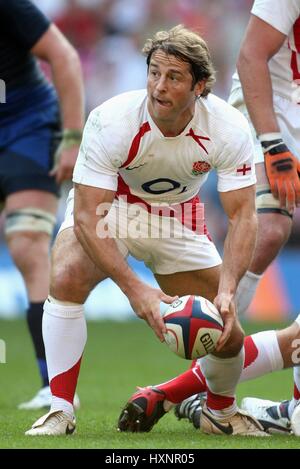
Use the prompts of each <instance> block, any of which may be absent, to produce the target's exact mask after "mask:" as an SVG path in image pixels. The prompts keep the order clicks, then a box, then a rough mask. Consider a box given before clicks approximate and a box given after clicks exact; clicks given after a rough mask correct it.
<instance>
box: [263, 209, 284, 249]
mask: <svg viewBox="0 0 300 469" xmlns="http://www.w3.org/2000/svg"><path fill="white" fill-rule="evenodd" d="M289 234H290V230H289V228H287V227H286V225H285V224H281V223H278V217H274V223H270V224H268V225H266V226H265V227H264V238H265V243H266V247H267V248H268V249H270V250H272V251H273V250H277V249H280V248H281V247H282V246H283V245H284V244H285V243H286V241H287V240H288V238H289Z"/></svg>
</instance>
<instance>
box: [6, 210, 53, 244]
mask: <svg viewBox="0 0 300 469" xmlns="http://www.w3.org/2000/svg"><path fill="white" fill-rule="evenodd" d="M54 226H55V216H54V215H53V214H52V213H50V212H47V211H46V210H42V209H39V208H36V207H24V208H20V209H18V210H14V211H12V212H10V213H8V214H7V215H6V217H5V224H4V232H5V235H6V236H7V237H9V236H10V235H12V234H15V233H20V232H22V233H23V232H30V233H46V235H48V236H50V237H51V236H52V234H53V230H54Z"/></svg>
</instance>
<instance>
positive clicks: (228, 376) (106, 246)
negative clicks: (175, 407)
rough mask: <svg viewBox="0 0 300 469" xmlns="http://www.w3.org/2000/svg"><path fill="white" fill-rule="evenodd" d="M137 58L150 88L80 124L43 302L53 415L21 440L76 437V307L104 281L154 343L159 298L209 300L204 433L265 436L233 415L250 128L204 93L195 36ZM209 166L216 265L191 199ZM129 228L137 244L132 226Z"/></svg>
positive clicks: (247, 251)
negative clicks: (145, 278)
mask: <svg viewBox="0 0 300 469" xmlns="http://www.w3.org/2000/svg"><path fill="white" fill-rule="evenodd" d="M143 52H144V54H145V56H146V57H147V66H148V67H147V69H148V78H147V90H139V91H134V92H129V93H124V94H122V95H118V96H116V97H114V98H112V99H110V100H109V101H106V102H105V103H104V104H102V105H101V106H99V107H97V108H96V109H95V110H94V111H93V112H92V113H91V114H90V116H89V119H88V122H87V124H86V126H85V130H84V136H83V141H82V144H81V147H80V152H79V157H78V160H77V163H76V166H75V170H74V175H73V180H74V182H75V188H74V190H72V191H71V192H70V196H69V203H68V208H67V212H66V218H65V221H64V223H63V224H62V226H61V230H60V233H59V235H58V237H57V238H56V242H55V245H54V249H53V257H52V259H53V262H52V271H51V287H50V296H49V297H48V299H47V300H46V302H45V306H44V317H43V337H44V342H45V347H46V351H47V363H48V369H49V376H50V387H51V391H52V394H53V401H52V405H51V410H50V412H49V413H48V414H46V415H44V416H43V417H41V418H40V419H39V420H38V421H37V422H36V423H35V424H34V425H33V427H32V428H31V429H30V430H28V431H27V432H26V434H27V435H55V434H68V433H73V432H74V430H75V418H74V409H73V396H74V392H75V389H76V385H77V379H78V375H79V369H80V364H81V359H82V354H83V350H84V347H85V343H86V338H87V334H86V324H85V318H84V308H83V304H84V302H85V300H86V298H87V296H88V295H89V293H90V291H91V290H92V289H93V288H94V286H95V285H96V284H97V283H99V282H101V281H102V280H104V279H105V278H107V277H110V278H111V279H113V280H114V281H115V282H116V283H117V285H118V286H119V287H120V288H121V290H122V291H123V292H124V293H125V294H126V296H127V297H128V299H129V301H130V304H131V306H132V308H133V310H134V311H135V312H136V314H137V316H139V317H140V318H143V319H145V320H146V321H147V322H148V324H149V325H150V326H151V327H152V328H153V330H154V332H155V333H156V335H157V336H158V337H159V339H160V340H163V333H164V332H165V331H166V328H165V326H164V323H163V320H162V318H161V316H160V312H159V303H160V302H161V301H163V302H166V303H170V302H172V301H173V300H174V299H175V296H174V295H176V294H178V295H180V296H181V295H184V294H187V293H191V292H194V293H195V294H197V293H198V294H200V293H201V294H202V295H204V296H206V297H207V298H209V299H210V300H212V301H213V300H214V301H215V304H216V305H217V307H218V308H219V310H220V313H221V315H222V317H223V320H224V324H225V328H224V332H223V334H222V336H221V339H220V342H219V349H218V350H217V351H216V352H215V353H214V355H208V356H206V357H204V358H203V361H202V367H203V370H204V371H203V372H204V374H205V376H206V379H207V383H208V387H209V390H208V394H207V396H208V398H207V404H206V406H205V409H203V411H202V415H201V418H202V426H203V428H205V431H206V432H207V433H218V432H219V431H220V429H221V431H222V432H223V433H228V432H230V433H231V434H242V435H255V436H265V433H264V432H263V431H262V427H261V425H260V424H259V423H258V422H257V421H256V420H255V419H253V418H252V417H251V416H248V415H245V414H241V413H240V412H239V409H238V407H237V403H236V400H235V387H236V384H237V382H238V379H239V377H240V374H241V371H242V364H243V352H241V348H242V344H243V333H242V330H241V328H240V325H239V323H238V320H237V318H236V314H235V308H234V295H235V291H236V288H237V285H238V282H239V280H240V278H241V277H242V275H243V274H244V272H245V271H246V269H247V267H248V265H249V262H250V260H251V256H252V252H253V249H254V244H255V233H256V214H255V197H254V189H255V187H254V185H255V181H256V179H255V174H254V171H253V169H254V167H253V147H252V142H251V136H250V132H249V129H248V124H247V121H246V120H245V119H244V117H243V116H242V114H241V113H239V112H237V111H236V110H235V109H234V108H232V107H231V106H229V105H228V104H227V103H226V102H224V101H222V100H221V99H219V98H217V97H216V96H214V95H212V94H211V93H210V91H211V87H212V84H213V82H214V69H213V66H212V62H211V58H210V54H209V51H208V49H207V45H206V43H205V42H204V41H203V39H202V38H201V37H200V36H199V35H198V34H196V33H193V32H192V31H190V30H188V29H185V28H183V27H181V26H177V27H174V28H172V29H171V30H169V31H160V32H159V33H157V34H156V35H155V36H154V38H153V39H149V40H148V41H147V42H146V44H145V47H144V49H143ZM212 167H214V168H215V169H216V170H217V173H218V191H219V194H220V198H221V201H222V204H223V208H224V212H225V213H226V215H227V217H228V220H229V226H228V232H227V236H226V240H225V245H224V256H223V264H222V265H221V258H220V256H219V254H218V253H217V250H216V248H215V246H214V244H213V243H212V242H211V240H210V237H209V236H208V234H207V231H206V228H205V225H203V222H204V214H203V213H202V208H203V207H202V204H200V201H199V199H198V196H197V194H198V192H199V189H200V187H201V186H202V184H203V183H204V182H205V181H206V179H207V176H208V172H209V171H210V170H211V169H212ZM73 199H74V200H73ZM158 207H159V208H160V211H159V212H157V208H158ZM137 209H138V213H136V210H137ZM183 209H184V216H183V213H182V210H183ZM73 212H74V215H73ZM170 212H171V213H170ZM172 214H174V216H173V217H172V216H171V215H172ZM195 215H196V216H195ZM132 217H133V218H134V221H135V222H134V224H132V221H133V220H132ZM136 217H138V219H137V220H136ZM164 218H166V219H167V220H169V219H170V218H171V220H172V224H171V225H172V226H171V227H170V224H169V223H168V224H167V225H168V226H167V228H168V231H166V230H163V229H161V231H162V233H161V231H158V234H159V236H158V237H154V238H153V234H152V233H153V229H157V227H159V226H161V224H162V221H163V220H164ZM136 221H138V225H139V226H140V230H141V233H140V234H139V235H138V236H136V234H137V233H136V232H135V231H134V229H133V228H134V226H136ZM199 223H200V225H199ZM107 224H108V225H109V229H110V232H109V231H107ZM132 225H133V226H132ZM197 225H198V226H197ZM149 229H150V230H149ZM123 230H125V232H124V231H123ZM131 230H132V231H131ZM114 238H115V239H114ZM242 247H243V249H242ZM66 251H67V252H68V253H69V256H68V259H66V258H65V256H64V253H65V252H66ZM128 252H130V253H131V254H132V255H133V256H135V257H136V258H138V259H140V260H143V261H144V262H145V264H146V265H147V266H148V267H149V268H150V269H151V270H152V272H153V273H154V274H155V277H156V279H157V281H158V284H159V286H160V288H161V289H162V290H163V291H164V292H166V294H165V293H163V291H162V290H161V289H160V288H159V289H157V288H152V287H150V286H149V285H147V284H145V283H144V282H142V281H141V279H140V278H139V277H138V276H136V275H135V274H134V272H133V271H132V270H131V269H130V267H129V265H128V264H127V262H126V261H125V260H124V258H125V257H126V255H127V254H128ZM66 335H67V336H68V341H65V337H66ZM130 417H132V416H130Z"/></svg>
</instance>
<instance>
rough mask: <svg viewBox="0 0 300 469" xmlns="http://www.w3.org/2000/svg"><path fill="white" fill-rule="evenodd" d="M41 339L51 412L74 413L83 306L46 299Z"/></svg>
mask: <svg viewBox="0 0 300 469" xmlns="http://www.w3.org/2000/svg"><path fill="white" fill-rule="evenodd" d="M53 301H55V303H53ZM43 339H44V344H45V351H46V359H47V367H48V373H49V383H50V389H51V393H52V396H53V398H52V405H51V411H55V410H64V411H65V412H66V413H68V414H69V415H73V399H74V394H75V390H76V385H77V379H78V375H79V369H80V363H81V357H82V354H83V350H84V347H85V343H86V339H87V330H86V322H85V317H84V311H83V305H79V304H64V303H62V302H59V301H58V300H55V299H53V298H51V301H50V300H49V299H47V300H46V301H45V304H44V315H43Z"/></svg>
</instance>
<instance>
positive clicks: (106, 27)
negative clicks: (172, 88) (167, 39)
mask: <svg viewBox="0 0 300 469" xmlns="http://www.w3.org/2000/svg"><path fill="white" fill-rule="evenodd" d="M35 2H36V4H37V5H38V6H39V8H41V9H42V10H43V11H44V12H45V13H46V14H47V15H48V16H50V17H51V19H52V20H53V21H54V22H55V23H56V24H57V26H58V27H59V28H60V29H61V30H62V32H63V33H64V34H65V35H66V36H67V37H68V38H69V39H70V41H71V42H72V44H73V45H74V46H75V47H76V48H77V50H78V52H79V54H80V57H81V61H82V65H83V70H84V78H85V84H86V106H87V111H90V110H91V109H92V108H93V107H95V106H96V105H98V104H100V103H101V102H103V101H105V100H106V99H107V98H110V97H111V96H114V95H115V94H118V93H121V92H123V91H128V90H131V89H138V88H143V87H144V85H145V77H146V67H145V59H144V57H143V56H142V54H141V48H142V46H143V44H144V41H145V39H147V38H148V37H149V36H151V34H152V33H153V32H154V31H156V30H160V29H168V28H170V27H172V26H174V25H176V24H179V23H183V24H184V25H186V26H188V27H192V28H194V29H197V30H198V31H199V32H200V33H201V34H202V35H203V37H204V39H205V40H206V41H207V42H208V44H209V47H210V50H211V53H212V57H213V61H214V64H215V67H216V70H217V84H216V86H215V92H216V94H218V95H219V96H222V97H224V98H226V97H227V95H228V90H229V88H230V81H231V75H232V73H233V70H234V64H235V60H236V54H237V50H238V47H239V43H240V40H241V37H242V35H243V31H244V29H245V25H246V23H247V20H248V17H249V11H250V9H251V5H252V3H253V1H252V0H35Z"/></svg>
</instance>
